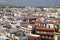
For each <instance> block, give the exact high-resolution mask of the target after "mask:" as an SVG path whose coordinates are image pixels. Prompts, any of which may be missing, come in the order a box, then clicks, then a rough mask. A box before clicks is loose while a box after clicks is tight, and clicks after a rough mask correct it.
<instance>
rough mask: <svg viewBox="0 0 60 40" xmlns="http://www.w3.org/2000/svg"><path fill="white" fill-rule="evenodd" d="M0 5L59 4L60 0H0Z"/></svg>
mask: <svg viewBox="0 0 60 40" xmlns="http://www.w3.org/2000/svg"><path fill="white" fill-rule="evenodd" d="M0 5H14V6H60V0H0Z"/></svg>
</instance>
